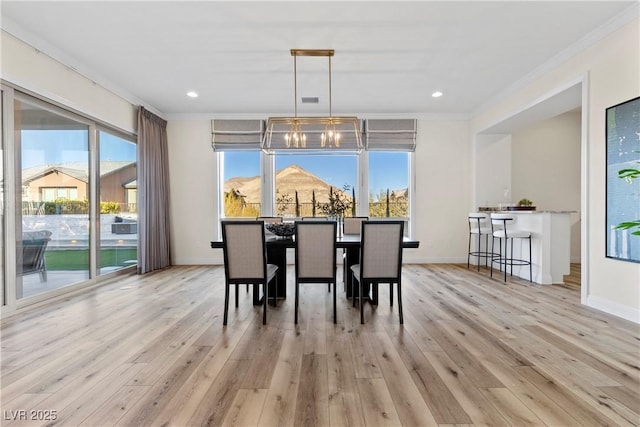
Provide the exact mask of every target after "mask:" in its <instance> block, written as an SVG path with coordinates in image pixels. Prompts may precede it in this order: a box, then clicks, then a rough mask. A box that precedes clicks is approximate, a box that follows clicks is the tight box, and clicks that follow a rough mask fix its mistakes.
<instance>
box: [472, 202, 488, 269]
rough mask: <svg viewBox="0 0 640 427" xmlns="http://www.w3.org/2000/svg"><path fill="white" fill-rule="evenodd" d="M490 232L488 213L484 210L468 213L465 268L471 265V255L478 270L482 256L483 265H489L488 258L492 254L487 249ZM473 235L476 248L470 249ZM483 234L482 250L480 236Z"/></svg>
mask: <svg viewBox="0 0 640 427" xmlns="http://www.w3.org/2000/svg"><path fill="white" fill-rule="evenodd" d="M491 233H492V230H491V227H490V226H489V215H488V214H486V213H484V212H471V213H469V252H468V254H467V268H469V267H470V266H471V257H475V258H476V259H477V268H478V271H480V261H481V259H482V258H484V264H485V267H488V266H489V259H490V258H492V257H493V254H492V253H491V252H490V251H489V235H490V234H491ZM473 236H476V243H477V245H478V246H477V248H475V247H474V249H475V250H471V243H472V241H473ZM483 236H484V250H482V237H483Z"/></svg>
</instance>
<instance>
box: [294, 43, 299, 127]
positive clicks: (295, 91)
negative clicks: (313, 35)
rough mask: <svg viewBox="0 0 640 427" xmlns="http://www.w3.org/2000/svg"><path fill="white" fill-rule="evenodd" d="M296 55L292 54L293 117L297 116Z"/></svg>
mask: <svg viewBox="0 0 640 427" xmlns="http://www.w3.org/2000/svg"><path fill="white" fill-rule="evenodd" d="M297 59H298V56H297V55H293V117H298V67H297Z"/></svg>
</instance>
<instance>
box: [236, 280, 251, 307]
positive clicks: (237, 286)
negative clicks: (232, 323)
mask: <svg viewBox="0 0 640 427" xmlns="http://www.w3.org/2000/svg"><path fill="white" fill-rule="evenodd" d="M247 286H249V285H248V284H247ZM239 287H240V285H238V284H237V283H236V308H238V288H239Z"/></svg>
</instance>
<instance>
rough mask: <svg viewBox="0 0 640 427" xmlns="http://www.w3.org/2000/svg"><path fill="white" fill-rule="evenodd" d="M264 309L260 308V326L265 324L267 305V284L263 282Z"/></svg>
mask: <svg viewBox="0 0 640 427" xmlns="http://www.w3.org/2000/svg"><path fill="white" fill-rule="evenodd" d="M254 286H258V285H254ZM263 286H264V303H263V305H264V307H262V324H263V325H266V324H267V306H268V305H269V282H267V281H266V280H265V281H264V285H263Z"/></svg>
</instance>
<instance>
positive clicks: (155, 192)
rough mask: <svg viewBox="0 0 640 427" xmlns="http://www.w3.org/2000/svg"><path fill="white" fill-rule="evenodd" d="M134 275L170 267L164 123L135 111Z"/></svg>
mask: <svg viewBox="0 0 640 427" xmlns="http://www.w3.org/2000/svg"><path fill="white" fill-rule="evenodd" d="M138 217H139V218H138V272H139V273H140V274H144V273H148V272H150V271H153V270H158V269H161V268H165V267H168V266H170V265H171V238H170V234H169V155H168V143H167V122H166V121H165V120H163V119H161V118H160V117H158V116H156V115H155V114H153V113H151V112H150V111H147V110H145V109H144V108H143V107H140V110H139V112H138Z"/></svg>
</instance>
